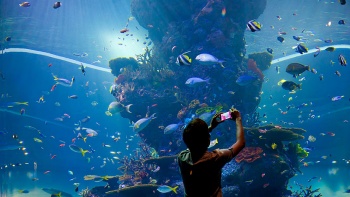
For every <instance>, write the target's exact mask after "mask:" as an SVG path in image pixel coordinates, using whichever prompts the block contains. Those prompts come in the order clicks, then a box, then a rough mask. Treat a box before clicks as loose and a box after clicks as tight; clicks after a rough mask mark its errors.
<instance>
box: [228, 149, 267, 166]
mask: <svg viewBox="0 0 350 197" xmlns="http://www.w3.org/2000/svg"><path fill="white" fill-rule="evenodd" d="M262 152H263V150H262V148H260V147H244V148H243V150H241V152H239V153H238V155H237V156H236V157H235V160H236V161H237V162H238V163H240V162H242V161H245V162H248V163H251V162H254V161H255V160H257V159H259V158H261V156H260V153H262Z"/></svg>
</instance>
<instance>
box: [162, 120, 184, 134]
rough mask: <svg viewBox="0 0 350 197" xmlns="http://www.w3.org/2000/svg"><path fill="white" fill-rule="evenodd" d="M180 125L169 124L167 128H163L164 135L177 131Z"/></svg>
mask: <svg viewBox="0 0 350 197" xmlns="http://www.w3.org/2000/svg"><path fill="white" fill-rule="evenodd" d="M180 125H182V123H181V122H180V123H178V124H170V125H168V126H166V127H165V129H164V134H172V133H174V132H175V131H178V130H179V127H180Z"/></svg>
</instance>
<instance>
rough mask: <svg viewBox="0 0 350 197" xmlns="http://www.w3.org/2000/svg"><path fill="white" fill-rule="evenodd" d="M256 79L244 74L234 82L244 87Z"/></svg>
mask: <svg viewBox="0 0 350 197" xmlns="http://www.w3.org/2000/svg"><path fill="white" fill-rule="evenodd" d="M257 79H258V78H257V77H255V76H251V75H247V74H244V75H242V76H240V77H238V79H237V80H236V83H237V84H238V85H240V86H246V85H248V84H251V83H252V82H254V81H256V80H257Z"/></svg>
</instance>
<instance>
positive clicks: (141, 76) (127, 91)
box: [108, 0, 307, 197]
mask: <svg viewBox="0 0 350 197" xmlns="http://www.w3.org/2000/svg"><path fill="white" fill-rule="evenodd" d="M265 6H266V1H265V0H263V1H253V0H248V1H243V0H238V1H228V0H186V1H183V0H174V1H167V0H157V1H149V0H132V3H131V11H132V15H133V16H134V17H135V18H136V19H137V20H138V22H139V24H140V25H141V26H142V27H144V28H146V29H147V30H148V37H149V38H150V39H151V40H152V42H153V44H154V45H153V47H152V49H150V48H148V47H146V48H145V51H144V53H143V54H138V55H136V58H116V59H113V60H111V61H110V62H109V67H110V68H111V70H112V74H113V75H114V76H115V77H116V78H115V81H114V85H113V86H112V87H111V89H110V90H111V94H112V95H113V96H114V97H115V99H116V102H117V104H116V105H115V106H118V110H113V112H118V113H120V115H121V116H122V117H124V118H127V119H129V120H130V121H132V122H134V123H135V125H134V130H135V129H136V130H138V134H139V136H140V137H141V140H142V143H143V145H142V146H140V147H141V148H140V150H139V151H138V155H139V156H138V157H125V158H123V159H121V160H120V162H119V163H120V164H121V165H122V166H121V167H120V168H119V170H120V171H121V172H122V173H123V175H122V176H120V177H118V179H119V183H120V184H119V185H118V186H117V185H115V186H114V188H116V187H118V189H114V191H110V192H109V193H108V194H109V195H113V194H117V193H120V194H122V193H124V195H128V196H129V195H134V192H135V193H137V191H146V190H147V191H149V192H151V193H152V195H154V194H156V195H155V196H157V194H158V193H157V191H155V187H156V186H157V185H169V186H171V187H174V186H175V185H177V186H179V188H180V189H178V190H179V191H178V192H179V194H180V195H182V194H183V187H180V185H181V184H179V183H180V182H181V177H180V174H179V173H178V172H177V171H176V164H177V163H176V160H175V158H176V156H174V155H176V154H177V153H179V151H181V150H183V149H184V148H185V146H184V144H183V142H182V130H183V128H184V126H185V125H186V124H187V123H188V122H189V121H190V120H191V119H193V118H194V117H199V118H202V119H203V120H205V121H206V122H208V121H210V119H211V117H212V116H213V115H214V114H215V113H217V112H220V111H226V110H228V109H229V108H230V107H231V106H234V107H236V108H237V109H239V110H240V112H241V114H242V116H243V117H244V120H245V121H244V124H245V126H247V128H246V134H247V147H246V148H245V149H244V151H242V153H241V154H240V155H238V156H237V157H236V160H235V161H232V162H231V163H229V164H228V165H227V166H226V167H225V170H224V172H223V174H224V175H223V184H222V185H223V191H224V193H226V194H229V195H231V194H232V195H236V196H239V197H240V196H241V197H243V196H253V197H254V196H257V194H259V196H263V195H264V196H272V197H274V196H276V197H277V196H284V195H288V194H291V192H290V191H289V190H287V187H286V186H287V184H288V180H289V179H290V178H291V177H293V176H294V175H295V172H296V171H300V169H299V165H300V162H299V159H300V158H304V157H307V152H306V151H304V150H303V149H302V148H301V147H300V145H299V144H298V143H295V141H297V140H301V139H304V136H303V133H304V132H305V130H302V129H298V128H282V127H279V126H275V125H267V126H263V127H256V126H257V125H259V122H260V121H259V113H257V112H256V108H257V106H258V104H259V102H260V92H261V87H262V82H263V80H264V75H263V73H262V71H263V70H265V69H267V68H268V67H269V66H270V63H271V60H272V56H271V55H269V54H267V53H259V54H252V55H249V56H248V59H245V58H244V56H245V55H246V54H245V53H246V52H245V40H244V33H245V29H246V23H247V22H248V21H250V20H252V19H255V18H258V16H259V15H260V14H261V13H262V12H263V10H264V9H265ZM184 53H185V54H186V56H188V61H189V62H190V63H189V65H183V66H179V65H178V64H177V63H176V61H179V60H178V59H179V57H180V56H181V55H183V54H184ZM203 53H206V54H211V55H213V56H215V57H216V58H217V59H218V60H220V62H223V67H224V68H223V67H222V66H220V65H219V64H216V63H213V64H210V65H203V64H201V63H200V62H198V61H196V60H195V58H196V56H197V55H199V54H203ZM182 58H183V56H182ZM243 75H251V76H254V77H255V78H256V80H255V81H254V82H253V83H246V84H238V83H236V82H235V81H236V80H237V79H238V78H240V77H241V76H243ZM193 77H197V78H201V79H203V83H201V84H199V85H196V86H189V85H188V84H187V85H186V84H185V82H186V81H187V80H188V79H189V78H193ZM130 104H132V105H131V106H130ZM126 106H128V107H126ZM126 108H127V110H126ZM151 114H152V115H151ZM145 117H146V119H143V120H142V118H145ZM140 120H142V121H141V122H145V121H146V122H147V125H146V126H145V127H143V125H142V126H141V125H140V124H136V123H137V122H139V121H140ZM227 124H229V126H230V127H233V128H234V123H230V122H228V123H227ZM227 124H226V126H227ZM231 124H232V125H231ZM222 126H223V125H220V126H219V127H218V128H217V129H216V130H217V132H215V133H213V134H212V138H218V140H219V143H220V144H221V146H222V147H224V146H226V145H227V146H229V145H231V144H229V143H232V141H233V140H234V139H233V137H234V136H233V135H232V133H231V134H230V133H229V132H230V131H226V129H222V128H220V127H222ZM139 128H142V129H139ZM286 143H287V144H286ZM140 154H141V156H140ZM181 188H182V189H181ZM150 195H151V194H150ZM167 195H168V194H167ZM169 195H170V196H173V195H175V194H173V193H172V194H169ZM182 196H183V195H182Z"/></svg>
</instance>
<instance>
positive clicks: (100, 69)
mask: <svg viewBox="0 0 350 197" xmlns="http://www.w3.org/2000/svg"><path fill="white" fill-rule="evenodd" d="M5 53H29V54H35V55H41V56H46V57H51V58H53V59H58V60H62V61H65V62H70V63H72V64H77V65H79V66H80V64H83V65H84V66H86V67H88V68H92V69H94V70H99V71H103V72H109V73H110V72H111V69H107V68H102V67H99V66H95V65H92V64H87V63H83V62H81V61H77V60H73V59H70V58H66V57H62V56H58V55H54V54H52V53H47V52H43V51H36V50H32V49H25V48H8V49H4V50H2V53H1V54H5Z"/></svg>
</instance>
